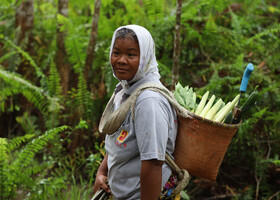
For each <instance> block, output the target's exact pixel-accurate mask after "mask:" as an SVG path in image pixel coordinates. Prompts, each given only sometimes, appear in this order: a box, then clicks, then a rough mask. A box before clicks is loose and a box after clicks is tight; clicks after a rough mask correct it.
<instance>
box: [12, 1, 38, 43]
mask: <svg viewBox="0 0 280 200" xmlns="http://www.w3.org/2000/svg"><path fill="white" fill-rule="evenodd" d="M33 10H34V2H33V0H25V1H22V2H21V3H20V4H19V6H18V7H17V8H16V21H15V26H16V28H18V27H19V32H18V37H17V42H16V43H17V45H20V43H21V42H22V40H23V39H24V38H25V37H27V38H28V40H27V46H31V44H30V42H31V39H32V29H33V26H34V16H33ZM27 49H30V48H27Z"/></svg>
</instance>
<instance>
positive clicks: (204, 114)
mask: <svg viewBox="0 0 280 200" xmlns="http://www.w3.org/2000/svg"><path fill="white" fill-rule="evenodd" d="M215 98H216V97H215V95H212V96H211V98H210V100H209V101H208V103H207V104H206V106H205V107H204V108H203V110H202V111H201V113H200V115H199V116H200V117H205V116H206V114H207V113H208V111H209V110H210V108H211V106H212V104H213V102H214V100H215Z"/></svg>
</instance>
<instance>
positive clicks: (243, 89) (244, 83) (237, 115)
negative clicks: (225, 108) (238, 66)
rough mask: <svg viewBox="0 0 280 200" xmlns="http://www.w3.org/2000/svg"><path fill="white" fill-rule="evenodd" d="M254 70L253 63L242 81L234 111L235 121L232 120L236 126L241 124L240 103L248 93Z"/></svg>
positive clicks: (249, 65) (246, 70)
mask: <svg viewBox="0 0 280 200" xmlns="http://www.w3.org/2000/svg"><path fill="white" fill-rule="evenodd" d="M253 70H254V66H253V64H252V63H249V64H248V65H247V67H246V69H245V72H244V74H243V77H242V81H241V85H240V89H239V90H240V96H239V99H238V102H237V105H236V106H235V108H234V110H233V120H232V124H236V123H238V122H239V120H240V117H241V110H240V109H239V108H238V106H239V103H240V99H241V97H242V94H243V93H245V92H246V90H247V85H248V81H249V78H250V75H251V73H252V71H253Z"/></svg>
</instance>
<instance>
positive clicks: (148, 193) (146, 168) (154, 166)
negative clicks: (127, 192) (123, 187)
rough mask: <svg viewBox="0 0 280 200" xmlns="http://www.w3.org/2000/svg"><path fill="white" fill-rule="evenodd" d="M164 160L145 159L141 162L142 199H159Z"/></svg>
mask: <svg viewBox="0 0 280 200" xmlns="http://www.w3.org/2000/svg"><path fill="white" fill-rule="evenodd" d="M163 163H164V161H159V160H143V161H142V162H141V176H140V184H141V186H140V187H141V200H146V199H147V200H158V197H159V196H160V192H161V176H162V168H161V166H162V165H163Z"/></svg>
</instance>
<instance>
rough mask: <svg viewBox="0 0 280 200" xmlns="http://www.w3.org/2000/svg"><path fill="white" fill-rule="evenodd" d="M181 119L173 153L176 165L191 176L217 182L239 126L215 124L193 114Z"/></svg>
mask: <svg viewBox="0 0 280 200" xmlns="http://www.w3.org/2000/svg"><path fill="white" fill-rule="evenodd" d="M190 115H191V117H188V118H183V117H181V116H180V115H178V121H179V127H178V133H177V134H178V135H177V139H176V148H175V152H174V157H175V163H176V164H177V165H178V166H179V167H180V168H181V169H186V170H187V171H188V172H189V174H190V175H192V176H198V177H201V178H206V179H209V180H215V179H216V177H217V174H218V172H219V168H220V166H221V163H222V161H223V158H224V156H225V153H226V151H227V148H228V145H229V144H230V142H231V139H232V137H233V135H234V134H235V133H236V131H237V129H238V128H239V126H240V124H241V123H239V124H234V125H227V124H223V123H214V122H213V121H210V120H207V119H203V118H201V117H199V116H197V115H195V114H193V113H190Z"/></svg>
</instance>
